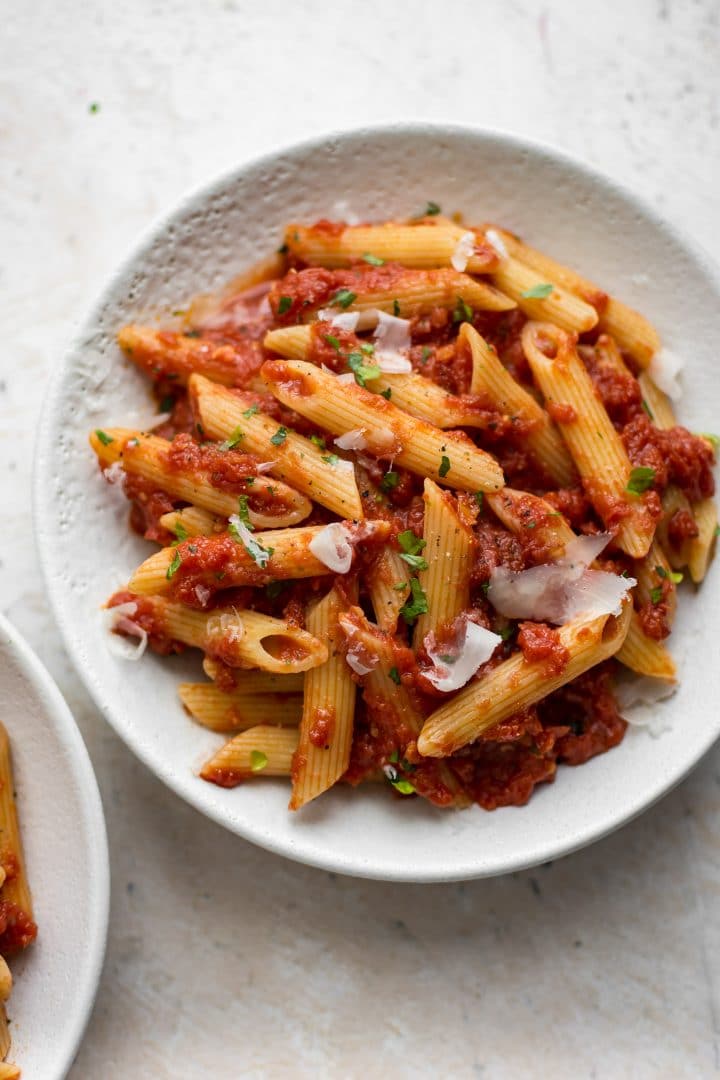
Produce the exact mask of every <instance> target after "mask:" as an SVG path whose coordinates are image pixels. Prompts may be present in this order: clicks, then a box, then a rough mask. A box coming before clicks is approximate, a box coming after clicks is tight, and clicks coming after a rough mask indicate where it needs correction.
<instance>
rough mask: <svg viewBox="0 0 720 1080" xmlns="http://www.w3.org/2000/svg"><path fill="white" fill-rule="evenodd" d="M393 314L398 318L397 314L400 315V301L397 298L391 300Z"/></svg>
mask: <svg viewBox="0 0 720 1080" xmlns="http://www.w3.org/2000/svg"><path fill="white" fill-rule="evenodd" d="M393 315H394V316H395V318H398V316H399V315H400V301H399V300H393Z"/></svg>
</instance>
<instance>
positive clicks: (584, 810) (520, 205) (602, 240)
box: [35, 124, 720, 881]
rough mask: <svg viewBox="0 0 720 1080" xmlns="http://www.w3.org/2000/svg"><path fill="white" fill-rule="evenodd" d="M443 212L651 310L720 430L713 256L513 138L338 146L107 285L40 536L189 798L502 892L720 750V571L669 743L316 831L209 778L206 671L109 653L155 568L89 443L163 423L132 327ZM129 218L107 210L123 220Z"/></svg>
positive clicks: (411, 138)
mask: <svg viewBox="0 0 720 1080" xmlns="http://www.w3.org/2000/svg"><path fill="white" fill-rule="evenodd" d="M428 199H433V200H435V201H436V202H439V203H440V204H441V205H442V207H443V208H444V209H446V210H448V211H451V210H455V209H462V210H463V211H464V212H465V213H466V214H467V216H468V218H469V219H470V220H480V221H482V220H487V219H488V218H490V219H493V220H496V221H499V222H502V223H503V224H505V225H507V226H508V227H510V228H511V229H514V230H516V231H518V232H521V233H522V234H524V235H525V236H526V237H527V238H528V239H530V240H531V242H533V243H535V244H537V245H538V246H539V247H545V248H547V250H548V251H550V252H551V253H552V254H554V255H556V256H557V257H559V258H561V259H566V260H567V261H568V262H569V263H572V264H574V265H576V266H577V267H578V268H579V269H581V270H582V271H583V272H584V273H585V274H587V275H588V276H590V277H592V278H594V279H595V280H597V282H598V283H599V284H600V285H603V286H605V287H606V288H608V289H612V291H613V292H615V293H616V294H617V295H619V296H620V297H622V298H623V299H625V300H626V301H628V302H629V303H631V304H634V305H636V306H637V307H638V308H640V309H641V310H642V311H643V312H644V313H645V314H646V315H648V316H649V317H650V318H651V319H652V320H653V321H654V322H655V323H656V324H657V325H658V327H659V329H660V331H661V333H662V335H663V337H664V339H665V341H666V343H667V344H668V345H670V346H671V347H674V348H675V349H677V350H679V351H680V352H681V353H682V354H683V355H684V356H685V359H686V361H687V365H688V373H687V376H686V391H687V392H686V398H685V401H684V403H683V407H682V410H681V415H682V418H683V419H684V420H685V421H686V422H687V423H688V424H689V426H691V427H695V428H697V429H699V430H712V428H713V426H714V425H716V423H717V416H718V412H719V411H720V406H719V402H718V398H719V391H718V387H719V384H720V380H718V378H717V374H716V350H717V341H718V340H720V315H719V314H718V313H719V312H720V304H719V302H718V301H719V299H720V280H719V279H718V275H717V272H716V270H715V269H714V267H713V266H712V265H711V264H710V262H709V261H708V260H707V258H706V257H705V256H704V255H703V254H702V253H701V252H699V251H698V250H696V249H695V248H694V247H693V246H692V245H690V244H689V243H688V242H687V240H686V238H685V237H684V236H682V235H681V234H680V233H679V232H678V231H677V230H676V229H673V228H672V227H671V226H670V225H668V224H667V223H666V222H664V221H662V220H661V219H660V218H658V217H657V216H656V215H655V214H654V212H653V211H652V209H650V208H649V207H647V206H645V205H644V204H643V203H641V202H640V201H639V200H638V199H637V198H636V197H635V196H633V195H632V194H629V193H628V192H626V191H623V190H622V189H621V188H619V187H618V186H617V185H616V184H614V183H613V182H611V181H610V180H608V179H607V178H605V177H602V176H600V175H598V174H597V173H595V172H593V171H592V170H590V169H588V168H587V167H586V166H584V165H582V164H579V163H578V162H575V161H573V160H571V159H568V158H567V157H565V156H564V155H563V154H560V153H558V152H557V151H555V150H552V149H550V148H548V147H544V146H539V145H537V144H534V143H531V142H528V141H526V140H523V139H520V138H517V137H514V136H508V135H501V134H496V133H489V132H483V131H474V130H469V129H464V128H457V127H451V126H445V125H443V126H434V125H429V124H428V125H425V124H419V125H418V124H403V125H397V126H392V127H383V128H373V129H364V130H359V131H355V132H351V133H347V134H338V135H331V136H328V137H327V138H324V139H319V140H314V141H312V142H308V143H304V144H302V145H300V146H296V147H292V148H290V149H288V150H280V151H278V152H277V153H274V154H271V155H269V156H266V157H264V158H262V159H261V160H259V161H255V162H252V163H251V164H249V165H243V166H241V167H240V168H238V169H237V170H236V171H234V172H233V173H231V174H230V175H228V176H224V177H221V178H220V179H219V180H217V181H215V182H214V183H212V184H210V185H209V186H208V187H206V188H204V189H202V190H201V191H200V192H198V193H196V194H194V195H191V196H190V197H189V198H188V199H186V200H185V202H183V203H182V204H181V205H180V206H179V207H177V208H176V209H174V210H173V211H172V212H171V214H170V215H169V216H168V217H166V218H165V219H164V220H162V221H161V222H159V223H158V224H157V225H155V226H154V227H153V228H152V229H151V230H150V231H149V233H147V234H146V235H145V236H144V237H143V239H142V240H141V241H140V242H139V243H138V244H137V245H136V246H135V248H134V249H133V251H132V253H131V254H130V256H129V257H128V258H126V259H125V261H124V262H123V263H122V264H121V265H120V267H119V269H118V270H117V271H116V273H115V274H114V275H113V276H112V278H111V279H110V281H109V282H108V283H107V284H106V286H105V288H104V289H103V291H102V293H101V296H100V298H99V300H98V301H97V302H96V303H95V304H94V306H93V307H92V309H91V312H90V314H89V316H88V317H87V319H86V320H85V322H84V324H83V325H82V328H81V329H80V330H79V332H78V334H77V336H76V338H75V340H74V341H73V343H72V346H71V347H70V349H69V351H68V353H67V355H66V357H65V359H64V361H63V362H62V363H61V364H59V365H58V369H57V371H56V373H55V376H54V378H53V381H52V385H51V386H50V388H49V392H48V396H47V402H46V406H45V410H44V413H43V417H42V423H41V426H40V431H39V440H38V452H37V459H36V470H35V510H36V515H35V528H36V531H37V536H38V540H39V547H40V554H41V558H42V562H43V566H44V570H45V576H46V581H47V586H48V590H49V594H50V598H51V600H52V604H53V607H54V610H55V613H56V616H57V619H58V623H59V625H60V628H61V631H62V634H63V637H64V640H65V643H66V646H67V648H68V651H69V653H70V655H71V657H72V658H73V660H74V662H75V664H76V666H77V669H78V672H79V674H80V676H81V677H82V679H83V680H84V682H85V684H86V686H87V688H88V690H89V691H90V693H91V694H92V696H93V697H94V699H95V701H96V702H97V705H98V707H99V708H100V709H101V710H102V712H103V713H104V715H105V716H106V717H107V718H108V720H109V721H110V723H111V724H112V725H113V727H114V728H115V729H116V731H117V732H118V733H119V734H120V735H121V736H122V738H123V739H125V741H126V742H127V743H128V745H129V746H130V747H131V749H132V750H134V752H135V753H136V754H137V755H138V756H139V757H140V758H141V759H142V760H143V761H144V762H145V763H146V764H147V765H148V766H149V768H151V769H152V770H153V772H155V773H156V774H157V776H158V777H159V778H160V779H161V780H163V781H164V782H165V783H166V784H168V785H169V786H170V787H171V788H172V789H173V790H174V791H176V792H177V793H178V794H179V795H181V796H182V797H183V798H184V799H187V801H188V802H190V803H192V804H193V805H194V806H196V807H197V808H198V809H199V810H201V811H202V812H203V813H204V814H207V815H208V816H209V817H211V818H213V819H214V820H215V821H218V822H220V823H221V824H223V825H225V826H226V827H227V828H228V829H231V830H233V831H234V832H237V833H239V834H240V835H242V836H244V837H246V838H247V839H249V840H252V841H253V842H255V843H257V844H261V845H262V846H264V847H267V848H270V849H271V850H273V851H276V852H279V853H281V854H283V855H286V856H288V857H290V858H293V859H299V860H301V861H303V862H307V863H311V864H314V865H317V866H322V867H325V868H327V869H331V870H336V871H339V872H341V873H347V874H357V875H361V876H366V877H376V878H385V879H394V880H405V881H446V880H452V879H457V878H470V877H479V876H482V875H490V874H499V873H504V872H506V871H510V870H517V869H518V868H520V867H525V866H529V865H532V864H534V863H539V862H543V861H545V860H547V859H553V858H556V857H557V856H559V855H563V854H566V853H567V852H569V851H572V850H573V849H575V848H578V847H581V846H582V845H584V844H587V843H589V842H590V841H592V840H595V839H597V838H598V837H600V836H603V835H604V834H605V833H607V832H609V831H610V830H611V829H615V828H617V827H618V826H619V825H621V824H623V822H626V821H628V820H629V819H630V818H632V817H633V816H634V815H636V814H638V813H640V811H641V810H643V809H644V808H645V807H647V806H648V805H649V804H650V803H652V802H653V801H654V800H655V799H657V798H659V797H660V796H661V795H662V794H664V793H665V792H667V791H668V790H669V788H671V787H672V786H673V784H675V783H677V781H678V780H679V779H680V778H681V777H682V776H684V775H685V773H687V771H688V770H689V769H690V768H691V767H692V766H693V765H694V764H695V763H696V762H697V761H698V759H699V758H700V757H701V755H702V754H703V753H704V752H705V751H706V750H707V749H708V747H709V746H710V745H711V743H712V742H713V740H714V739H715V738H716V737H717V735H718V734H719V733H720V710H718V709H717V707H715V708H710V707H709V706H708V702H715V703H717V701H718V699H720V674H719V671H720V669H719V666H718V664H717V644H716V638H715V637H714V633H713V630H715V629H716V628H717V625H718V616H717V610H716V606H715V598H716V595H717V593H716V590H717V582H718V570H717V568H714V569H713V570H712V571H711V573H710V575H709V578H708V581H707V582H706V584H705V586H704V587H703V589H702V590H701V591H700V592H699V593H698V594H697V595H696V596H693V595H691V593H690V591H688V592H687V595H686V590H685V589H683V596H682V604H681V605H680V615H679V618H678V622H677V630H676V633H675V634H674V636H673V641H674V642H675V646H674V648H675V652H676V656H677V658H678V661H679V667H680V674H681V676H682V680H683V682H682V686H681V688H680V690H679V692H678V693H677V694H676V695H675V697H674V698H672V699H671V700H670V701H669V702H667V703H664V704H663V705H662V708H663V710H664V711H665V713H666V719H667V722H668V723H669V724H670V725H671V727H670V730H669V731H668V732H666V733H665V734H664V735H662V736H661V737H660V738H652V737H650V736H649V735H648V734H646V733H645V732H638V731H630V732H629V733H628V735H627V737H626V739H625V741H624V743H623V744H622V746H621V747H620V748H619V749H616V750H614V751H612V752H611V753H609V754H607V755H605V756H603V757H600V758H597V759H596V760H594V761H592V762H590V763H589V764H587V765H585V766H583V767H582V768H579V769H571V768H561V769H560V770H559V773H558V777H557V780H556V782H555V783H554V784H553V785H548V786H545V787H541V788H540V789H539V790H538V791H537V792H536V794H535V795H534V797H533V799H532V800H531V802H530V804H529V806H527V807H525V808H523V809H516V808H512V809H504V810H498V811H496V812H495V813H492V814H488V813H484V812H483V811H481V810H479V809H477V808H473V809H471V810H467V811H464V812H462V813H457V814H456V813H444V812H438V811H436V810H434V809H433V808H432V807H430V806H428V805H427V804H425V803H423V802H421V801H420V800H413V799H411V800H407V801H399V800H397V799H393V798H389V797H388V793H387V792H381V791H360V792H354V791H350V790H337V791H334V792H332V793H330V794H329V795H327V796H325V797H323V798H322V799H320V800H318V801H317V803H315V804H313V805H311V806H310V807H308V808H307V809H306V810H305V811H303V812H302V813H300V814H298V815H290V814H289V813H288V812H287V810H286V804H287V798H288V788H287V786H286V785H285V784H284V783H280V782H275V781H259V782H257V783H250V784H247V785H246V786H243V787H241V788H238V789H236V790H233V791H224V790H222V789H220V788H217V787H213V786H212V785H210V784H206V783H204V782H203V781H202V780H199V779H198V778H197V775H196V770H197V768H198V766H199V764H200V763H201V762H202V761H203V759H204V758H205V757H207V756H208V754H209V752H210V751H211V750H212V748H213V747H214V746H215V745H216V744H217V743H218V742H219V741H220V740H219V738H218V737H217V736H215V735H213V734H211V733H208V732H206V731H204V730H203V729H202V728H199V727H197V726H196V725H194V724H193V723H192V722H191V721H190V720H189V719H188V718H187V717H186V716H185V715H184V713H183V711H182V709H181V707H180V705H179V703H178V700H177V695H176V685H177V682H178V681H179V679H180V678H181V677H182V676H185V677H187V675H188V674H189V673H191V672H195V673H196V674H197V673H199V665H198V664H197V662H196V661H193V660H187V659H184V658H183V659H179V660H176V661H171V662H168V661H167V660H165V659H160V658H158V657H155V656H150V655H148V656H147V657H146V658H145V659H144V660H143V662H142V663H140V664H128V663H124V662H123V661H121V660H118V659H116V658H115V657H114V656H112V655H110V654H109V653H108V651H107V648H106V645H105V642H104V640H103V637H102V635H101V633H100V632H99V629H98V620H97V610H98V607H99V606H100V604H101V603H102V602H103V601H104V599H105V598H106V597H107V595H108V593H109V592H110V591H111V589H112V588H113V587H114V586H115V585H117V584H118V582H119V581H120V580H121V579H126V578H127V576H128V575H129V573H130V571H131V570H132V568H133V567H135V566H136V565H137V564H138V563H139V562H140V561H141V559H143V558H144V557H145V556H146V555H147V554H148V551H149V548H148V545H147V544H145V543H143V542H142V541H141V540H138V539H137V538H134V537H132V536H130V535H129V533H128V531H127V529H126V527H125V524H124V519H125V509H124V507H122V506H121V505H120V503H119V500H118V498H117V497H116V495H115V492H113V491H112V490H111V489H110V488H109V487H108V486H107V485H106V484H105V483H104V481H103V480H102V479H101V477H100V475H99V473H98V470H97V467H96V465H95V462H94V460H93V455H92V454H91V453H90V451H89V449H88V446H87V433H88V431H89V430H90V429H92V428H95V427H97V426H99V425H100V424H107V425H110V424H113V423H123V422H124V421H125V420H126V419H127V418H128V417H129V416H132V414H133V413H134V412H136V411H140V412H141V413H144V414H145V415H147V410H148V407H149V404H148V396H147V389H146V387H145V384H144V382H143V380H142V378H141V377H140V375H139V374H138V373H137V372H136V371H135V370H134V369H133V368H131V367H130V366H129V365H128V364H127V363H125V362H123V361H122V359H121V357H120V354H119V351H118V349H117V346H116V345H115V340H114V338H115V332H116V330H117V328H118V327H119V326H120V325H121V324H123V323H125V322H128V321H130V320H135V319H138V318H142V317H144V316H147V315H148V314H153V313H155V312H157V311H158V310H160V311H162V310H165V311H170V310H172V309H173V308H177V307H178V306H182V303H183V301H184V300H185V299H187V298H188V297H190V296H192V295H193V294H195V293H197V292H201V291H204V290H207V289H212V288H214V287H216V286H218V285H219V284H220V283H222V282H224V281H225V280H227V279H229V278H231V277H232V276H233V275H234V274H236V273H237V272H238V271H240V270H242V269H243V268H244V267H246V266H247V265H248V264H250V263H251V262H252V261H253V260H255V259H257V258H258V257H261V256H263V255H265V254H267V253H268V252H271V251H273V250H274V248H276V247H277V245H278V242H279V238H280V236H281V230H282V226H283V223H284V222H286V221H288V220H293V219H295V220H313V219H315V218H317V217H319V216H322V215H330V216H332V214H334V213H336V214H338V215H340V214H342V212H343V211H342V209H341V208H338V207H337V205H336V204H337V203H338V201H342V202H343V203H344V204H345V205H346V206H347V207H349V208H350V210H352V211H353V212H355V213H357V214H358V215H360V217H361V218H364V219H367V218H375V219H381V218H385V217H388V216H390V215H394V214H397V215H401V214H408V213H412V212H415V211H416V210H418V209H419V208H421V207H423V206H424V205H425V203H426V202H427V200H428ZM111 209H112V208H109V210H110V211H111Z"/></svg>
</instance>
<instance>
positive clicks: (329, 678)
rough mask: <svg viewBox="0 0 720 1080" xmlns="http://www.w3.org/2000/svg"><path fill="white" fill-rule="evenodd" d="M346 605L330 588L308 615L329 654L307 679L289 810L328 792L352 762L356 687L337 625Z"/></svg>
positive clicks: (337, 592) (314, 630)
mask: <svg viewBox="0 0 720 1080" xmlns="http://www.w3.org/2000/svg"><path fill="white" fill-rule="evenodd" d="M354 591H355V592H356V591H357V590H356V589H355V590H354ZM347 607H348V603H347V599H346V598H345V597H344V596H343V594H342V593H341V592H340V591H339V590H338V589H337V588H332V589H331V590H330V592H329V593H328V594H327V596H326V597H324V598H323V599H322V600H320V601H319V602H318V603H316V604H315V605H314V607H312V608H311V609H310V611H309V612H308V616H307V626H308V630H309V631H310V632H311V633H312V634H315V636H316V637H317V638H319V639H320V640H322V641H326V642H327V643H328V648H329V655H328V658H327V660H326V661H325V663H324V664H322V666H320V667H317V668H315V670H314V671H311V672H308V674H307V675H306V676H305V700H304V704H303V712H302V720H301V721H300V740H299V742H298V748H297V751H296V753H295V757H294V758H293V769H292V794H291V796H290V809H291V810H299V809H300V807H301V806H305V805H306V803H309V802H311V801H312V800H313V799H316V798H317V796H318V795H321V794H322V793H323V792H324V791H327V789H328V788H330V787H332V786H333V784H335V783H336V782H337V781H338V780H339V779H340V777H341V776H342V775H343V773H344V772H345V771H346V770H347V767H348V765H349V763H350V748H351V746H352V736H353V718H354V715H355V692H356V685H355V683H354V682H353V679H352V675H351V673H350V668H349V667H348V665H347V664H346V662H345V655H344V652H343V651H342V649H341V642H342V641H343V635H342V632H341V630H340V628H339V625H338V620H339V618H340V617H341V615H342V614H343V612H344V611H346V610H347Z"/></svg>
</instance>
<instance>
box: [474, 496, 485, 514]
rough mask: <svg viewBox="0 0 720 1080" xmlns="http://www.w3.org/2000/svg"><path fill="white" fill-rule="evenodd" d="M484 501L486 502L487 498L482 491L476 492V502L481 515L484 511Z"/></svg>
mask: <svg viewBox="0 0 720 1080" xmlns="http://www.w3.org/2000/svg"><path fill="white" fill-rule="evenodd" d="M484 501H485V496H484V495H483V493H482V491H476V492H475V502H476V503H477V504H478V509H479V511H480V513H481V514H482V511H483V503H484Z"/></svg>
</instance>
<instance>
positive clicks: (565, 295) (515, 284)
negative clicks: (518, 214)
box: [491, 257, 598, 334]
mask: <svg viewBox="0 0 720 1080" xmlns="http://www.w3.org/2000/svg"><path fill="white" fill-rule="evenodd" d="M491 276H492V279H493V281H494V283H495V284H496V285H497V287H498V289H500V290H501V291H502V292H503V293H505V295H506V296H510V297H512V299H513V300H515V301H516V302H517V305H518V307H519V308H520V309H521V311H524V312H525V314H526V315H527V316H528V318H529V319H537V320H539V321H544V322H552V323H554V324H555V326H559V327H560V328H561V329H562V330H569V331H571V332H572V333H578V334H582V333H584V332H585V331H587V330H592V328H593V327H594V326H595V325H596V324H597V321H598V315H597V312H596V310H595V308H594V307H591V306H590V304H587V303H586V302H585V301H584V300H581V299H580V298H579V297H577V296H575V295H574V294H573V293H571V292H568V291H567V290H566V289H563V287H562V286H561V285H560V284H558V283H557V282H556V281H552V280H550V281H548V280H547V279H546V278H543V277H540V276H539V275H538V272H537V271H536V270H533V268H532V267H531V266H527V265H526V264H525V263H521V262H518V260H517V259H514V258H512V257H510V258H508V259H503V260H502V261H501V263H500V265H499V266H498V268H497V270H494V271H493V272H492V275H491ZM548 286H552V287H551V288H550V291H549V292H546V291H545V290H546V288H547V287H548ZM533 294H538V295H533Z"/></svg>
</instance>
